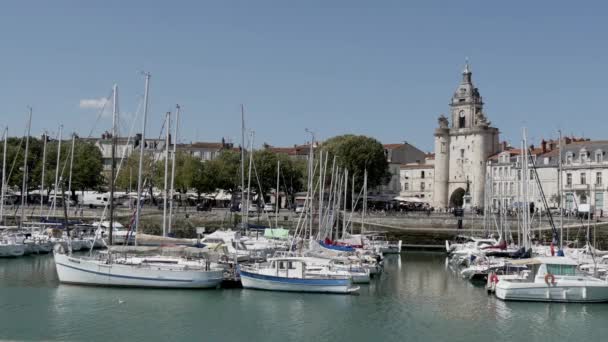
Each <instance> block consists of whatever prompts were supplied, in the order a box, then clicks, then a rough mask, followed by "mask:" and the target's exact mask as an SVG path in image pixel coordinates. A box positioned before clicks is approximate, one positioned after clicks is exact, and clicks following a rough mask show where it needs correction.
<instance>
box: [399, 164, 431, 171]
mask: <svg viewBox="0 0 608 342" xmlns="http://www.w3.org/2000/svg"><path fill="white" fill-rule="evenodd" d="M399 168H400V169H401V170H419V169H434V168H435V165H432V164H419V163H415V164H401V165H400V166H399Z"/></svg>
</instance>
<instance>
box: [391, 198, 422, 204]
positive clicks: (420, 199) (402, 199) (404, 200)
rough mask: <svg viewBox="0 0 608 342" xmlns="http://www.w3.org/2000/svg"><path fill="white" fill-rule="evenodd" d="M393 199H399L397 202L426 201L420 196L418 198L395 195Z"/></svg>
mask: <svg viewBox="0 0 608 342" xmlns="http://www.w3.org/2000/svg"><path fill="white" fill-rule="evenodd" d="M394 200H395V201H399V202H411V203H427V202H426V201H425V200H423V199H422V198H418V197H403V196H397V197H395V198H394Z"/></svg>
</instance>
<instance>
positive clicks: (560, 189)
mask: <svg viewBox="0 0 608 342" xmlns="http://www.w3.org/2000/svg"><path fill="white" fill-rule="evenodd" d="M557 189H558V190H557V193H558V194H559V195H558V196H557V198H558V200H559V211H560V215H559V249H560V250H562V251H563V250H564V207H563V205H562V204H563V203H564V202H563V198H562V197H563V195H564V184H563V180H562V131H561V130H559V159H558V171H557Z"/></svg>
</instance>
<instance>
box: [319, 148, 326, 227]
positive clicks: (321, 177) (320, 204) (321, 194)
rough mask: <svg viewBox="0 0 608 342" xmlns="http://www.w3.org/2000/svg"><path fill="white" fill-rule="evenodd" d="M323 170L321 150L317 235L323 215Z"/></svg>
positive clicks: (320, 153)
mask: <svg viewBox="0 0 608 342" xmlns="http://www.w3.org/2000/svg"><path fill="white" fill-rule="evenodd" d="M326 159H327V158H326ZM326 164H327V162H326ZM324 171H325V170H324V168H323V151H319V210H317V213H318V216H319V235H320V234H321V226H322V222H321V216H322V215H323V183H324V180H325V173H324ZM319 237H320V236H319Z"/></svg>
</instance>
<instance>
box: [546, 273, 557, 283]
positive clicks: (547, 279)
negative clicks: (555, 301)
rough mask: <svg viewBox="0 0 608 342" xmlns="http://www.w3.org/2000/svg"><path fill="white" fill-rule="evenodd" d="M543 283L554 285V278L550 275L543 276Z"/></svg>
mask: <svg viewBox="0 0 608 342" xmlns="http://www.w3.org/2000/svg"><path fill="white" fill-rule="evenodd" d="M549 279H551V280H549ZM545 283H547V285H555V276H554V275H553V274H551V273H547V274H545Z"/></svg>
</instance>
